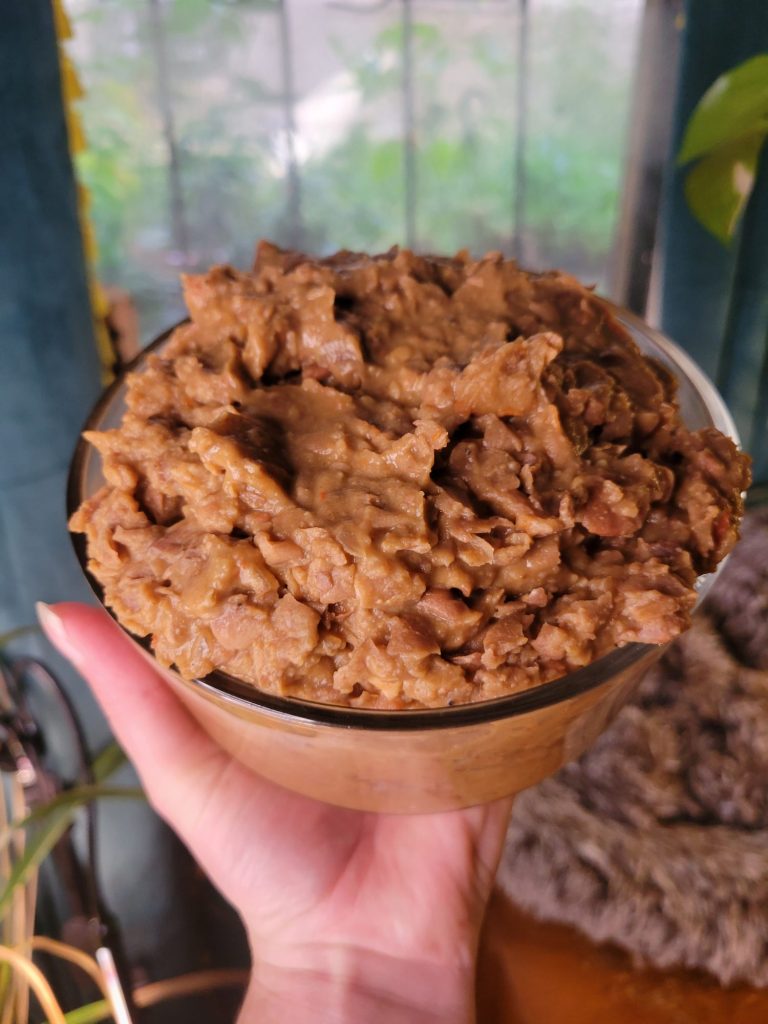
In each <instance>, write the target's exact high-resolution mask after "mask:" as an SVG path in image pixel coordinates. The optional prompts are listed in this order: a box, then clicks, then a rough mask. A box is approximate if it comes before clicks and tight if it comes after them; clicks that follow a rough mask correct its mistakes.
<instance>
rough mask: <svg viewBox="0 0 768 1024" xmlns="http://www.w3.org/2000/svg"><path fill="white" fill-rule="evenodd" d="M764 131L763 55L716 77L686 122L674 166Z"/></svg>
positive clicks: (767, 108)
mask: <svg viewBox="0 0 768 1024" xmlns="http://www.w3.org/2000/svg"><path fill="white" fill-rule="evenodd" d="M766 132H768V53H763V54H759V55H758V56H757V57H752V58H750V59H749V60H746V61H744V63H743V64H739V65H738V66H737V67H735V68H732V69H731V70H730V71H727V72H726V73H725V74H723V75H720V77H719V78H718V79H717V80H716V81H715V82H714V83H713V84H712V85H711V86H710V87H709V89H707V91H706V92H705V93H704V95H703V96H702V98H701V99H700V100H699V102H698V104H697V106H696V109H695V110H694V112H693V114H691V117H690V120H689V121H688V125H687V127H686V130H685V135H684V136H683V142H682V145H681V147H680V154H679V156H678V158H677V159H678V163H679V164H687V163H689V162H690V161H691V160H695V159H696V157H699V156H703V155H704V154H705V153H711V152H712V151H713V150H715V149H718V148H719V147H720V146H724V145H728V144H730V143H732V142H736V141H738V140H740V139H743V138H744V137H745V136H752V135H756V134H761V135H764V134H765V133H766Z"/></svg>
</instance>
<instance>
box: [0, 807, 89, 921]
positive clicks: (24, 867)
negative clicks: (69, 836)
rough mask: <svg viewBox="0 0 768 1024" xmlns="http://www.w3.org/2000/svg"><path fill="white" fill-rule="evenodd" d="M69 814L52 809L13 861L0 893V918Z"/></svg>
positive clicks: (55, 839)
mask: <svg viewBox="0 0 768 1024" xmlns="http://www.w3.org/2000/svg"><path fill="white" fill-rule="evenodd" d="M71 816H72V814H71V811H70V810H69V808H61V809H59V810H58V811H54V812H53V813H52V814H51V815H50V816H49V818H48V819H47V821H46V823H45V827H44V828H41V829H39V830H38V831H37V832H35V834H34V835H32V836H31V837H30V838H29V840H28V841H27V845H26V847H25V849H24V853H23V855H22V856H21V857H19V859H18V860H17V861H15V862H14V865H13V868H12V869H11V873H10V875H9V876H8V880H7V881H6V883H5V886H4V888H3V890H2V892H1V893H0V918H2V917H3V915H4V914H5V912H6V911H7V910H8V907H9V905H10V902H11V900H12V899H13V894H14V892H15V891H16V888H17V886H20V885H24V884H25V883H26V881H27V879H28V878H29V876H30V875H31V874H32V872H33V871H35V870H36V869H37V868H38V867H39V866H40V864H42V862H43V861H44V860H45V858H46V857H47V856H48V854H49V853H50V852H51V850H52V849H53V848H54V846H55V845H56V843H57V842H58V841H59V839H61V837H62V836H63V835H64V833H65V832H66V831H67V828H68V827H69V823H70V820H71Z"/></svg>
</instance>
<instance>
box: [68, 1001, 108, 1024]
mask: <svg viewBox="0 0 768 1024" xmlns="http://www.w3.org/2000/svg"><path fill="white" fill-rule="evenodd" d="M111 1019H112V1010H111V1009H110V1006H109V1003H108V1002H107V1000H106V999H99V1001H98V1002H97V1003H88V1005H87V1006H80V1007H78V1009H76V1010H70V1011H69V1013H65V1014H64V1020H65V1021H66V1022H67V1024H98V1022H99V1021H102V1020H111Z"/></svg>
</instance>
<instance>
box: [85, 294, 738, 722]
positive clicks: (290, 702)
mask: <svg viewBox="0 0 768 1024" xmlns="http://www.w3.org/2000/svg"><path fill="white" fill-rule="evenodd" d="M600 301H601V302H603V303H604V304H605V305H606V306H607V307H608V309H609V311H610V312H611V314H612V315H613V316H615V317H616V319H617V320H619V322H620V323H622V324H623V325H624V326H626V327H628V328H630V329H631V328H634V330H635V331H638V332H640V333H641V334H644V335H645V336H647V337H648V338H649V340H650V341H651V342H652V343H654V344H655V345H656V346H657V347H658V348H659V349H661V351H662V352H664V354H665V355H666V356H667V357H668V358H669V359H670V360H671V361H672V362H673V363H674V364H675V365H676V366H677V367H679V368H680V370H681V371H682V373H683V374H685V376H686V377H687V378H688V380H689V382H690V383H691V384H692V385H693V387H694V389H695V390H696V392H697V393H698V395H699V396H700V397H701V399H702V400H703V402H704V404H705V406H706V408H707V411H708V412H709V415H710V417H711V418H712V420H713V423H714V425H715V426H716V427H717V429H718V430H720V431H722V432H723V433H726V434H728V435H729V436H730V437H731V438H732V439H733V440H734V441H735V442H736V444H738V443H739V437H738V432H737V429H736V426H735V423H734V421H733V419H732V417H731V414H730V412H729V411H728V408H727V407H726V405H725V402H724V401H723V399H722V397H721V396H720V394H719V393H718V392H717V390H716V388H715V387H714V385H713V384H712V382H711V381H710V380H709V378H708V377H707V375H706V374H705V373H704V371H703V370H701V369H700V367H699V366H697V364H696V363H695V362H694V361H693V360H692V359H691V357H690V356H689V355H688V354H687V353H686V352H684V351H683V349H681V348H680V347H679V346H678V345H676V344H675V343H674V342H673V341H671V339H669V338H667V337H666V335H664V334H662V333H661V332H660V331H658V330H656V329H655V328H654V327H651V326H650V325H649V324H647V323H646V322H645V321H644V320H643V319H642V318H641V317H639V316H637V315H636V314H635V313H632V312H631V311H630V310H627V309H624V308H623V307H621V306H618V305H616V304H615V303H614V302H611V301H610V300H609V299H604V298H602V297H601V299H600ZM188 322H189V318H185V319H183V320H180V321H179V322H178V323H176V324H174V325H173V326H171V327H169V328H167V329H166V330H165V331H163V332H162V333H161V334H159V335H158V336H157V337H156V338H154V339H153V340H152V341H151V342H150V343H149V344H148V345H147V346H146V347H145V348H143V349H142V350H141V351H140V352H139V353H138V354H137V355H135V356H134V357H133V358H132V359H131V360H130V361H129V362H128V363H126V364H125V366H123V367H122V368H121V369H120V371H119V372H118V373H116V375H115V379H114V380H113V381H112V382H111V383H110V384H109V385H108V386H107V388H106V389H105V390H104V391H103V392H102V394H101V395H100V397H99V398H98V400H97V401H96V403H95V405H94V406H93V408H92V409H91V411H90V413H89V414H88V416H87V418H86V420H85V423H84V425H83V427H82V430H81V432H80V434H79V436H78V440H77V443H76V445H75V450H74V452H73V455H72V459H71V462H70V466H69V474H68V477H67V487H66V506H67V519H69V517H70V516H71V515H72V514H73V513H74V512H75V510H76V509H77V508H78V507H79V505H80V504H81V502H82V500H83V494H82V492H83V482H84V474H85V470H86V466H87V459H88V458H89V457H90V454H91V448H90V446H89V444H88V442H87V441H85V439H84V438H83V431H86V430H91V429H95V428H96V427H97V426H98V425H99V422H100V420H101V417H102V416H103V414H104V412H105V411H106V409H107V408H108V407H109V405H110V404H111V402H112V401H113V399H114V397H115V395H116V393H117V392H118V390H119V389H120V388H121V387H122V386H123V384H124V383H125V379H126V377H127V375H128V374H130V373H132V372H134V371H135V370H136V369H138V368H139V367H140V366H141V364H142V363H143V362H144V360H145V359H146V357H147V356H148V355H150V354H151V353H153V352H155V351H157V349H158V348H160V347H161V346H162V344H163V343H164V342H165V341H166V340H167V339H168V338H169V337H170V335H171V334H172V333H173V332H174V331H175V330H176V328H177V327H179V326H181V325H182V324H184V323H188ZM69 537H70V540H71V542H72V546H73V548H74V551H75V555H76V557H77V560H78V562H79V564H80V567H81V569H82V571H83V573H84V575H85V578H86V580H87V581H88V584H89V585H90V588H91V590H92V591H93V593H94V595H95V596H96V598H97V599H98V601H99V603H100V604H101V606H102V607H103V608H104V609H105V610H106V611H107V613H108V614H109V615H110V616H111V618H112V619H114V621H115V622H116V623H117V625H118V626H119V627H120V629H121V630H122V631H123V632H124V633H125V634H127V636H129V637H130V638H131V640H133V641H134V642H135V643H137V644H138V645H139V646H140V647H142V648H143V649H144V650H145V651H146V652H147V653H148V654H149V655H150V656H151V657H152V658H153V659H154V654H153V652H152V647H151V643H150V640H149V638H147V637H139V636H137V635H136V634H134V633H132V632H131V631H130V630H129V629H127V628H126V627H125V626H123V625H122V623H120V622H119V621H118V619H117V617H116V615H115V614H114V613H113V612H112V610H111V609H110V608H109V607H108V606H107V605H106V603H105V601H104V592H103V589H102V587H101V584H100V583H99V581H98V580H97V579H96V578H95V576H93V574H92V573H91V572H90V570H89V568H88V556H87V550H86V541H85V536H84V535H83V534H79V533H72V532H71V531H70V532H69ZM725 561H726V560H725V559H724V560H723V561H722V562H721V563H720V565H718V567H717V568H716V569H715V570H714V572H712V573H709V574H706V575H704V576H700V577H699V598H698V602H697V603H700V602H701V600H702V599H703V597H704V595H705V593H706V592H707V591H708V590H709V588H710V586H711V585H712V583H714V581H715V579H716V578H717V576H718V575H719V573H720V571H721V569H722V567H723V565H724V564H725ZM663 649H664V648H663V646H662V647H661V648H659V647H656V646H655V645H652V644H641V643H630V644H626V645H625V646H623V647H619V648H617V649H616V650H614V651H611V652H609V653H608V654H605V655H603V656H602V657H601V658H598V659H597V660H596V661H593V662H592V663H591V664H589V665H586V666H585V667H584V668H580V669H577V670H576V671H575V672H570V673H568V674H567V675H564V676H559V677H558V678H556V679H553V680H551V681H550V682H546V683H539V684H537V685H536V686H532V687H530V688H529V689H527V690H522V691H518V692H516V693H511V694H508V695H506V696H503V697H495V698H492V699H490V700H485V701H477V702H474V703H471V704H457V705H453V706H450V707H448V706H446V707H439V708H414V709H405V710H399V711H394V710H391V711H387V710H381V709H375V708H352V707H345V706H343V705H338V704H326V703H320V702H314V701H307V700H302V699H299V698H296V697H282V696H278V695H276V694H271V693H267V692H266V691H263V690H259V689H257V688H256V687H254V686H252V685H250V684H247V683H244V682H242V681H240V680H238V679H236V678H235V677H234V676H230V675H228V674H227V673H226V672H223V671H219V670H215V671H213V672H211V673H209V674H208V675H207V676H205V677H203V678H201V679H191V680H188V679H184V677H182V676H181V675H179V674H178V673H176V672H175V670H173V669H170V670H168V669H163V667H162V666H161V667H160V668H161V670H164V671H173V672H174V674H175V675H177V676H178V678H179V679H180V680H181V682H182V683H184V684H186V685H187V686H191V687H192V688H193V689H199V690H200V691H201V692H202V694H203V695H207V697H208V698H209V699H214V700H218V701H223V702H224V703H225V704H230V705H232V706H233V707H239V708H241V709H249V710H254V709H257V710H258V711H259V712H260V713H262V714H264V715H267V716H270V717H274V718H279V719H282V720H286V719H290V720H291V721H293V722H296V723H305V724H310V725H315V726H316V725H325V726H337V727H342V728H346V729H360V730H363V731H366V730H367V731H375V732H378V731H392V732H397V731H403V732H411V731H422V730H434V729H449V728H456V727H459V726H472V725H481V724H485V723H488V722H494V721H499V720H503V719H506V718H513V717H516V716H517V715H523V714H528V713H529V712H532V711H538V710H541V709H544V708H547V707H551V706H553V705H555V704H559V703H561V702H563V701H566V700H570V699H572V698H574V697H577V696H580V695H582V694H584V693H588V692H589V691H590V690H594V689H597V688H598V687H599V686H601V685H603V684H605V683H608V682H610V681H611V680H612V679H613V678H614V677H616V676H617V675H619V674H621V673H623V672H624V671H626V670H627V669H629V668H631V667H632V666H634V665H636V664H638V663H640V662H642V661H643V660H644V659H646V658H647V659H648V660H650V657H651V655H652V653H657V654H660V653H661V651H662V650H663Z"/></svg>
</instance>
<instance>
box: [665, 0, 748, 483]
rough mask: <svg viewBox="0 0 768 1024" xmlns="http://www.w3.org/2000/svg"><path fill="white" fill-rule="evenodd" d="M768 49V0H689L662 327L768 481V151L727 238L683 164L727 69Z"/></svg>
mask: <svg viewBox="0 0 768 1024" xmlns="http://www.w3.org/2000/svg"><path fill="white" fill-rule="evenodd" d="M766 51H768V3H767V2H766V0H738V2H736V3H734V2H733V0H687V3H686V10H685V27H684V30H683V40H682V60H681V66H680V77H679V83H678V92H677V102H676V109H675V127H674V133H673V151H672V153H671V154H670V168H671V170H670V174H669V180H668V182H667V186H666V191H665V197H664V203H663V209H662V238H661V267H662V283H661V326H662V328H663V329H664V330H665V331H666V333H668V334H669V335H670V337H672V338H674V339H675V340H676V341H678V342H679V343H680V344H681V345H683V346H684V347H685V348H686V349H687V350H688V351H689V352H690V353H691V355H692V356H693V357H694V359H695V360H696V361H697V362H698V363H699V365H700V366H702V367H703V368H704V370H705V371H706V372H707V373H708V374H709V376H710V377H711V378H712V380H713V381H715V383H716V384H717V385H718V387H719V389H720V391H721V393H722V394H723V396H724V398H725V399H726V401H727V402H728V405H729V406H730V408H731V411H732V412H733V414H734V417H735V419H736V423H737V426H738V428H739V432H740V434H741V438H742V441H743V443H744V445H745V447H747V448H748V449H749V450H750V452H751V453H752V456H753V458H754V460H755V476H756V479H757V480H758V481H761V482H763V483H766V482H768V152H765V151H764V153H763V158H762V161H761V166H760V170H759V174H758V179H757V182H756V185H755V190H754V193H753V196H752V199H751V200H750V203H749V206H748V208H747V211H746V214H745V217H744V220H743V223H742V226H741V229H740V231H739V233H738V235H737V237H736V238H735V239H734V240H733V242H732V243H731V245H730V246H728V247H725V246H723V245H722V244H721V243H720V242H718V241H717V240H716V239H715V238H714V237H712V236H711V235H710V234H708V233H707V232H706V231H705V230H704V228H702V227H701V226H700V225H699V224H698V223H697V222H696V221H695V220H694V218H693V216H692V214H691V213H690V211H689V209H688V207H687V205H686V201H685V196H684V194H683V181H684V179H685V173H686V170H685V169H678V168H676V167H674V160H675V156H676V153H677V150H678V148H679V145H680V140H681V138H682V135H683V131H684V128H685V124H686V122H687V120H688V118H689V117H690V114H691V112H692V111H693V109H694V107H695V106H696V104H697V102H698V101H699V99H701V97H702V95H703V94H704V92H706V90H707V89H708V88H709V86H710V85H712V83H713V82H714V81H715V79H716V78H717V77H718V76H719V75H721V74H722V73H723V72H724V71H727V70H729V69H730V68H732V67H733V66H734V65H736V64H739V63H741V62H742V61H744V60H746V59H747V58H749V57H753V56H755V55H756V54H758V53H764V52H766Z"/></svg>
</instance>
